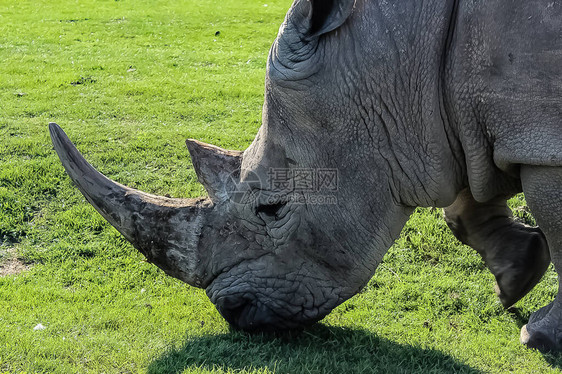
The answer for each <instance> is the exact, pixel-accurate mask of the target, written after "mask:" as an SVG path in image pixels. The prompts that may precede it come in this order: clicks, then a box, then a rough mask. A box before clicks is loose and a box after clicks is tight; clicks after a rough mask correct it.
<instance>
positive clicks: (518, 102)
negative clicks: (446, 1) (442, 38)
mask: <svg viewBox="0 0 562 374" xmlns="http://www.w3.org/2000/svg"><path fill="white" fill-rule="evenodd" d="M449 52H450V58H449V62H448V69H447V72H448V76H447V81H448V94H447V96H448V98H449V100H451V105H450V107H451V111H452V113H453V114H452V115H453V116H454V117H455V123H456V126H457V127H458V133H459V136H460V139H461V143H462V145H463V148H464V152H465V154H466V160H467V169H468V176H469V182H470V186H471V189H472V191H473V193H474V194H475V198H477V199H478V200H487V199H489V198H491V197H493V196H494V195H497V194H498V193H502V192H503V193H505V192H517V191H519V190H520V187H519V176H518V171H519V165H521V164H531V165H550V166H560V165H562V4H561V2H560V1H557V0H556V1H552V0H551V1H543V0H534V1H522V0H518V1H501V2H496V1H483V0H469V1H461V2H460V5H459V10H458V15H457V22H456V27H455V31H454V37H453V40H452V43H451V47H450V51H449Z"/></svg>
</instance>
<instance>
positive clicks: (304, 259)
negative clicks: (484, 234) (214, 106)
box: [50, 0, 411, 331]
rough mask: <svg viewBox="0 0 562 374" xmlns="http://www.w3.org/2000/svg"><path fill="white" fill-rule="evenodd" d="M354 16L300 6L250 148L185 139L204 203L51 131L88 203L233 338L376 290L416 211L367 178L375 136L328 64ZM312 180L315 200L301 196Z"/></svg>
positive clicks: (279, 52)
mask: <svg viewBox="0 0 562 374" xmlns="http://www.w3.org/2000/svg"><path fill="white" fill-rule="evenodd" d="M354 5H355V2H354V1H349V0H348V1H314V0H310V1H308V0H297V1H296V2H295V3H294V4H293V6H292V7H291V9H290V10H289V12H288V14H287V17H286V19H285V22H284V23H283V25H282V26H281V29H280V32H279V35H278V37H277V39H276V41H275V42H274V44H273V47H272V49H271V51H270V54H269V59H268V69H267V77H266V90H265V92H266V94H265V103H264V107H263V121H262V123H263V124H262V126H261V128H260V130H259V133H258V134H257V136H256V138H255V140H254V141H253V143H252V144H251V146H250V147H249V148H248V149H246V150H245V151H244V152H238V151H227V150H223V149H220V148H218V147H215V146H212V145H208V144H204V143H201V142H198V141H195V140H188V141H187V147H188V149H189V152H190V154H191V157H192V160H193V165H194V168H195V171H196V173H197V176H198V179H199V181H200V182H201V183H202V184H203V185H204V186H205V188H206V190H207V192H208V194H209V197H207V198H201V199H174V198H167V197H160V196H154V195H150V194H147V193H143V192H140V191H138V190H135V189H132V188H128V187H126V186H123V185H121V184H119V183H116V182H114V181H111V180H110V179H108V178H106V177H105V176H103V175H102V174H100V173H99V172H97V171H96V170H95V169H94V168H93V167H92V166H91V165H90V164H88V163H87V162H86V161H85V160H84V158H83V157H82V156H81V155H80V153H79V152H78V151H77V150H76V148H75V147H74V146H73V145H72V143H71V142H70V141H69V140H68V138H67V137H66V135H65V134H64V132H63V131H62V130H61V129H60V127H58V126H57V125H56V124H51V125H50V131H51V137H52V140H53V144H54V147H55V150H56V151H57V153H58V155H59V157H60V159H61V161H62V163H63V165H64V167H65V169H66V171H67V173H68V174H69V176H70V177H71V178H72V180H73V181H74V183H75V184H76V185H77V186H78V188H79V189H80V190H81V192H82V193H83V194H84V196H85V197H86V199H87V200H88V201H89V202H90V203H91V204H92V205H93V206H94V207H95V208H96V209H97V210H98V212H99V213H100V214H101V215H102V216H104V217H105V218H106V219H107V220H108V221H109V222H110V223H111V224H112V225H113V226H114V227H115V228H116V229H117V230H119V232H120V233H121V234H123V235H124V236H125V238H127V240H129V241H130V242H131V243H132V244H133V245H134V246H135V248H137V249H138V250H139V251H140V252H142V254H143V255H144V256H146V258H147V259H148V260H149V261H150V262H152V263H154V264H155V265H157V266H158V267H160V268H161V269H162V270H164V272H166V273H167V274H168V275H171V276H173V277H176V278H178V279H180V280H182V281H185V282H187V283H188V284H190V285H192V286H195V287H200V288H204V289H205V290H206V292H207V295H208V296H209V298H210V299H211V301H212V302H213V303H214V304H215V306H216V307H217V309H218V311H219V312H220V313H221V315H222V316H224V318H225V319H226V320H227V321H228V322H229V323H230V324H232V325H233V326H235V327H237V328H240V329H243V330H248V331H273V330H275V331H277V330H285V329H294V328H300V327H303V326H306V325H309V324H312V323H314V322H316V321H318V320H320V319H322V318H323V317H324V316H325V315H327V314H328V313H329V312H330V311H331V310H332V309H333V308H335V307H336V306H337V305H338V304H340V303H342V302H343V301H345V300H346V299H348V298H349V297H351V296H353V295H354V294H356V293H357V292H358V291H359V290H360V289H361V288H362V287H363V286H364V285H365V284H366V283H367V282H368V280H369V279H370V277H371V276H372V275H373V273H374V271H375V269H376V267H377V264H378V263H379V262H380V261H381V259H382V256H383V255H384V252H385V251H386V249H387V248H388V247H389V246H390V245H391V243H392V241H393V240H394V239H395V238H396V237H397V235H398V234H399V231H400V229H401V228H402V226H403V224H404V223H405V221H406V220H407V218H408V216H409V214H410V212H411V208H408V207H406V206H404V205H402V204H399V203H397V202H396V200H395V198H394V197H395V192H396V191H394V190H393V189H392V188H391V187H389V186H390V184H389V183H388V180H389V177H390V173H389V172H388V170H387V168H386V169H385V167H381V168H374V167H373V158H374V157H375V156H374V152H375V150H373V148H372V146H371V145H372V144H373V143H372V142H373V139H372V138H371V137H372V136H378V135H375V134H369V130H368V129H366V128H365V125H364V124H362V122H361V120H360V117H358V112H357V110H353V109H352V108H353V106H357V104H358V103H353V99H354V93H353V92H352V91H353V90H354V88H353V87H352V86H350V85H346V84H345V82H349V81H350V80H352V79H353V77H351V76H348V75H346V74H347V73H346V72H345V66H342V64H341V62H342V61H337V60H335V59H330V58H329V55H328V50H329V49H330V48H333V45H332V44H333V43H334V41H335V40H336V38H338V37H339V35H338V31H339V30H340V29H341V28H343V27H345V24H346V21H347V20H348V19H349V18H350V17H351V15H352V14H353V13H354ZM339 42H340V43H342V42H343V43H345V40H341V39H340V41H339ZM340 58H343V59H345V56H340ZM342 82H343V83H344V84H343V85H342V84H341V83H342ZM374 141H375V142H376V139H374ZM376 157H379V158H380V156H376ZM376 157H375V159H376ZM299 176H300V177H302V178H304V179H305V181H304V182H303V180H300V182H299ZM322 178H324V179H322ZM326 178H328V179H329V180H328V181H326ZM306 180H308V181H309V182H312V189H310V188H309V187H311V186H310V185H304V186H301V187H304V188H300V189H299V188H298V186H297V184H298V183H301V182H302V183H305V184H306ZM336 180H337V184H336ZM322 183H324V187H325V189H324V190H322V188H320V187H322V186H321V185H322ZM288 186H289V187H288ZM314 186H315V187H314Z"/></svg>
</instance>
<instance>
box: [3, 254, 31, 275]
mask: <svg viewBox="0 0 562 374" xmlns="http://www.w3.org/2000/svg"><path fill="white" fill-rule="evenodd" d="M2 252H4V253H2V254H1V256H0V277H7V276H10V275H17V274H20V273H22V272H24V271H26V270H29V265H26V264H25V263H24V262H22V261H21V260H20V259H19V258H18V257H17V255H16V249H15V248H14V247H8V249H7V250H5V251H2Z"/></svg>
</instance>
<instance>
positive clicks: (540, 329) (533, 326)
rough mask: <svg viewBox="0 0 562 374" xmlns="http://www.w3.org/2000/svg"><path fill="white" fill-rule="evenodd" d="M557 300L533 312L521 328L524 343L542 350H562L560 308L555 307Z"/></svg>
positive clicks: (521, 339) (521, 338)
mask: <svg viewBox="0 0 562 374" xmlns="http://www.w3.org/2000/svg"><path fill="white" fill-rule="evenodd" d="M555 302H556V301H555ZM555 302H552V303H550V304H549V305H547V306H545V307H543V308H541V309H539V310H537V311H536V312H534V313H533V314H531V317H530V318H529V323H527V324H526V325H524V326H523V327H522V328H521V337H520V341H521V343H522V344H525V345H526V346H527V347H529V348H535V349H537V350H539V351H541V352H552V351H562V334H561V332H562V331H561V329H560V327H559V325H560V319H559V318H558V315H559V314H560V311H559V309H560V308H553V305H554V304H555Z"/></svg>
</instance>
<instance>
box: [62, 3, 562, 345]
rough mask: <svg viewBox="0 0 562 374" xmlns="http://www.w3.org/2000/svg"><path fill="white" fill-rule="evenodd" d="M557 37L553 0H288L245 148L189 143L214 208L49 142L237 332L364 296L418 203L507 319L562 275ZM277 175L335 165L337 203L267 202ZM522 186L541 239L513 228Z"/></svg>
mask: <svg viewBox="0 0 562 374" xmlns="http://www.w3.org/2000/svg"><path fill="white" fill-rule="evenodd" d="M561 30H562V5H561V2H560V1H558V0H554V1H552V0H548V1H537V0H531V1H523V0H517V1H509V2H507V1H503V2H498V1H484V0H480V1H477V0H460V1H418V0H415V1H414V0H403V1H392V0H391V1H383V0H356V1H350V0H340V1H336V0H333V1H319V0H312V1H306V0H296V1H295V3H294V4H293V6H292V7H291V9H290V10H289V12H288V14H287V17H286V19H285V22H284V23H283V25H282V26H281V29H280V31H279V35H278V37H277V39H276V40H275V42H274V44H273V47H272V49H271V52H270V55H269V61H268V69H267V77H266V83H265V103H264V107H263V125H262V127H261V128H260V130H259V133H258V135H257V137H256V139H255V140H254V142H253V143H252V145H251V146H250V147H249V148H248V149H247V150H246V151H245V152H243V153H240V152H232V151H225V150H221V149H219V148H216V147H213V146H209V145H206V144H203V143H199V142H197V141H188V142H187V144H188V148H189V151H190V153H191V155H192V158H193V163H194V167H195V169H196V171H197V174H198V177H199V180H200V181H201V182H202V183H203V184H204V186H205V187H206V189H207V191H208V192H209V198H207V199H198V200H189V199H188V200H181V199H170V198H164V197H157V196H152V195H148V194H144V193H142V192H140V191H136V190H132V189H129V188H127V187H125V186H122V185H119V184H117V183H115V182H112V181H110V180H109V179H106V178H105V177H103V176H102V175H101V174H99V173H97V172H96V171H95V170H94V169H93V168H92V167H91V166H90V165H89V164H87V162H86V161H85V160H84V159H83V158H82V157H81V156H80V154H79V153H78V151H76V149H75V148H74V147H73V146H72V144H71V143H70V141H69V140H68V138H66V136H65V135H64V133H63V132H62V130H61V129H60V128H59V127H58V126H57V125H55V124H52V125H51V135H52V138H53V143H54V145H55V149H56V150H57V152H58V153H59V156H60V158H61V160H62V162H63V164H64V166H65V168H66V169H67V171H68V173H69V175H70V176H71V177H72V179H73V180H74V181H75V182H76V184H77V185H78V187H79V188H80V189H81V191H82V192H83V193H84V195H85V196H86V198H87V199H88V200H89V201H90V202H91V203H92V204H93V205H94V206H95V207H96V209H98V211H99V212H100V213H101V214H102V215H103V216H104V217H105V218H107V219H108V220H109V221H110V222H111V223H112V224H113V225H114V226H115V227H116V228H117V229H118V230H119V231H120V232H121V233H123V235H125V237H127V239H129V240H130V241H131V242H132V243H133V244H134V245H135V247H136V248H138V249H139V250H140V251H141V252H142V253H143V254H144V255H145V256H146V257H147V258H148V259H149V260H150V261H152V262H154V263H155V264H156V265H158V266H159V267H160V268H162V269H163V270H164V271H165V272H166V273H168V274H170V275H172V276H174V277H177V278H179V279H182V280H184V281H186V282H188V283H189V284H192V285H194V286H197V287H202V288H205V289H206V291H207V294H208V296H209V297H210V299H211V301H212V302H213V303H214V304H215V305H216V307H217V309H218V310H219V312H220V313H221V314H222V315H223V316H224V317H225V318H226V319H227V320H228V321H229V322H230V323H231V324H232V325H234V326H235V327H238V328H241V329H244V330H249V331H273V330H274V331H277V330H284V329H291V328H299V327H302V326H306V325H309V324H312V323H314V322H315V321H318V320H319V319H321V318H322V317H324V316H325V315H326V314H328V313H329V312H330V311H331V310H332V309H333V308H334V307H336V306H337V305H338V304H340V303H341V302H343V301H344V300H346V299H348V298H349V297H351V296H353V295H354V294H355V293H357V292H358V291H359V290H360V289H361V288H362V287H363V286H364V285H365V284H366V283H367V281H368V280H369V279H370V278H371V277H372V275H373V274H374V272H375V269H376V267H377V265H378V264H379V263H380V261H381V259H382V257H383V255H384V253H385V252H386V250H387V249H388V248H389V247H390V246H391V244H392V243H393V241H394V240H395V239H396V238H397V236H398V235H399V233H400V231H401V229H402V227H403V225H404V224H405V222H406V220H407V219H408V217H409V215H410V214H411V213H412V211H413V209H414V208H415V207H418V206H424V207H427V206H433V207H447V208H446V209H445V218H446V220H447V222H448V224H449V226H450V227H451V229H452V230H453V232H454V233H455V235H456V236H457V237H458V238H459V239H460V240H462V241H463V242H465V243H467V244H469V245H471V246H472V247H473V248H475V249H476V250H477V251H478V252H479V253H480V254H481V255H482V257H483V259H484V260H485V261H486V264H487V265H488V266H489V268H490V270H491V271H492V273H493V274H494V275H495V276H496V280H497V282H498V284H497V292H498V295H499V297H500V300H501V301H502V302H503V304H504V305H505V306H506V307H508V306H510V305H512V304H513V303H515V302H516V301H517V300H519V299H520V298H521V297H523V296H524V295H525V294H526V293H527V292H528V291H529V290H530V289H531V288H532V287H533V286H534V285H535V284H536V283H537V282H538V281H539V280H540V278H541V276H542V275H543V273H544V271H545V270H546V268H547V266H548V264H549V263H550V258H552V260H553V262H554V264H555V265H556V268H557V270H558V271H560V269H562V268H561V266H562V256H561V253H562V127H561V122H562V99H561V97H562V78H561V76H562V74H561V73H562V35H561ZM270 168H290V169H296V168H316V169H317V168H331V169H337V170H338V171H339V176H338V177H339V178H338V191H337V193H336V195H335V196H336V197H337V203H336V204H311V203H308V204H299V203H296V202H286V203H283V202H282V203H279V202H278V201H272V200H271V199H270V197H271V196H272V194H273V193H274V192H276V191H275V189H274V188H273V187H272V185H271V183H266V182H264V181H267V180H268V175H267V173H268V171H269V170H270ZM258 181H261V182H258ZM240 191H245V192H248V191H251V192H254V193H255V194H254V195H255V196H257V200H256V201H254V202H247V203H241V202H240V201H238V200H236V199H235V198H233V196H235V195H236V193H238V192H240ZM520 191H524V192H525V194H526V198H527V200H528V203H529V206H530V208H531V210H532V212H533V214H534V216H535V217H536V220H537V222H538V223H539V226H540V229H539V228H531V227H527V226H525V225H522V224H520V223H516V222H514V221H513V219H512V218H511V212H510V211H509V209H508V208H507V206H506V199H507V198H509V197H510V196H512V195H514V194H515V193H518V192H520ZM561 304H562V296H560V295H558V296H557V298H556V299H555V301H554V302H553V303H552V304H550V305H549V306H548V307H546V308H543V309H541V311H539V312H537V313H535V314H533V315H532V317H531V320H530V322H529V324H528V325H526V326H525V327H524V328H523V330H522V336H521V339H522V341H523V342H524V343H526V344H528V345H529V346H532V347H538V348H540V349H543V350H547V349H555V350H560V349H561V348H562V305H561Z"/></svg>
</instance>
